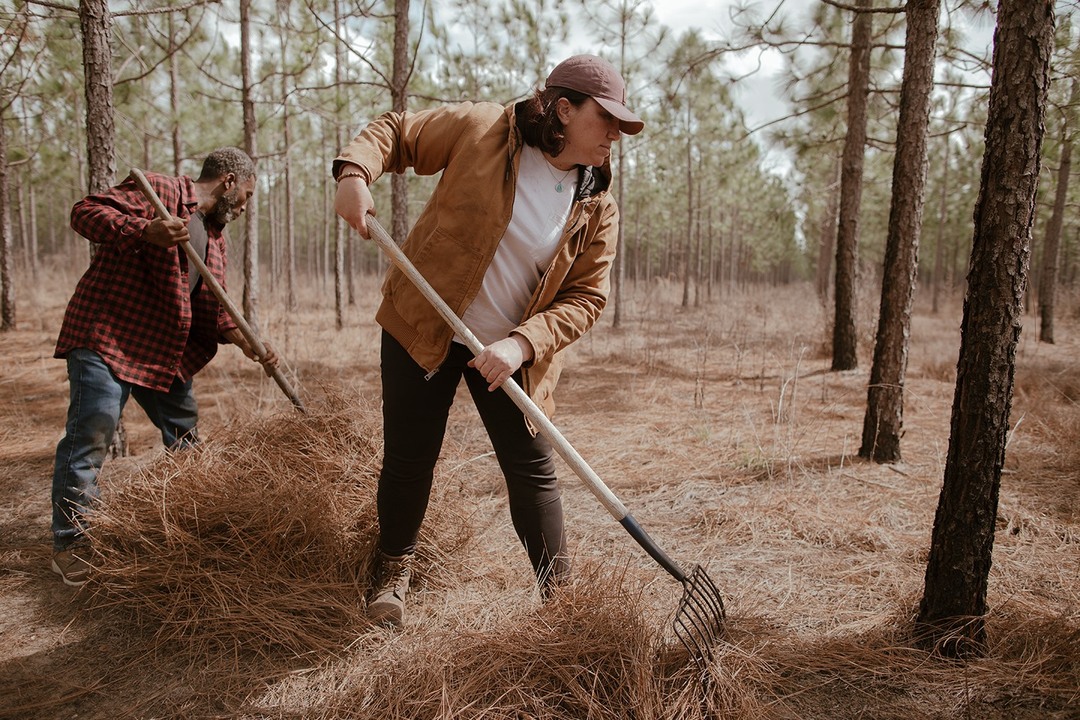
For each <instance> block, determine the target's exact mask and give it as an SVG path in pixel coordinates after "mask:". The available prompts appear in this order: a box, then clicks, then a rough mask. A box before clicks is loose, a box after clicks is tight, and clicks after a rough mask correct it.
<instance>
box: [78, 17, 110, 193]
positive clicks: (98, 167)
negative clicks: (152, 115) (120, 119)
mask: <svg viewBox="0 0 1080 720" xmlns="http://www.w3.org/2000/svg"><path fill="white" fill-rule="evenodd" d="M79 24H80V26H81V27H82V35H83V74H84V77H85V81H86V87H85V93H86V157H87V161H88V163H89V165H90V174H89V178H88V183H89V184H88V187H87V190H88V191H89V192H90V193H91V194H94V193H100V192H104V191H105V190H107V189H109V188H110V187H112V184H113V183H114V182H115V180H116V128H115V125H114V122H115V119H114V115H115V112H114V109H113V77H112V25H113V20H112V13H110V12H109V3H108V0H80V2H79Z"/></svg>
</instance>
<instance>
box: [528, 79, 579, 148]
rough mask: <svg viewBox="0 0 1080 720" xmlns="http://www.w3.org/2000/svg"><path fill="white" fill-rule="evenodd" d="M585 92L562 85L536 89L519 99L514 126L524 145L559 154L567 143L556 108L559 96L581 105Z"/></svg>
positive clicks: (572, 103)
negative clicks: (519, 104) (525, 98)
mask: <svg viewBox="0 0 1080 720" xmlns="http://www.w3.org/2000/svg"><path fill="white" fill-rule="evenodd" d="M588 97H589V96H588V95H586V94H585V93H581V92H578V91H577V90H570V89H568V88H562V87H549V88H544V89H543V90H537V91H536V92H534V93H533V95H532V97H530V98H529V99H528V100H526V101H524V102H523V103H522V106H523V107H521V109H520V110H519V112H518V114H517V126H518V130H520V131H521V136H522V138H523V139H524V140H525V144H526V145H531V146H532V147H535V148H539V149H540V150H541V151H543V152H546V153H547V154H548V155H550V156H551V157H558V156H559V153H561V152H562V151H563V148H564V147H565V146H566V133H565V128H564V127H563V124H562V120H560V119H559V113H558V112H557V110H556V108H557V106H558V104H559V98H566V99H567V100H569V101H570V104H571V105H573V106H575V107H580V106H581V104H582V103H583V102H585V101H586V100H587V99H588Z"/></svg>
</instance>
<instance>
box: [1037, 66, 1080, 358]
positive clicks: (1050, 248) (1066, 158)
mask: <svg viewBox="0 0 1080 720" xmlns="http://www.w3.org/2000/svg"><path fill="white" fill-rule="evenodd" d="M1069 96H1070V97H1069V105H1068V107H1067V108H1066V109H1065V111H1064V112H1063V113H1062V116H1063V117H1062V120H1061V158H1060V159H1059V161H1058V171H1057V188H1056V189H1055V192H1054V209H1053V211H1051V213H1050V220H1049V221H1048V222H1047V223H1046V237H1045V242H1044V245H1043V262H1042V273H1040V275H1039V342H1044V343H1050V344H1053V342H1054V305H1055V302H1056V297H1057V284H1058V254H1059V253H1060V248H1061V226H1062V224H1063V221H1064V218H1065V203H1066V202H1067V200H1068V197H1069V174H1070V173H1071V172H1072V144H1073V123H1072V122H1071V120H1072V114H1073V112H1074V111H1073V108H1075V107H1076V105H1077V103H1078V102H1080V82H1078V81H1077V80H1076V78H1073V81H1072V90H1070V91H1069Z"/></svg>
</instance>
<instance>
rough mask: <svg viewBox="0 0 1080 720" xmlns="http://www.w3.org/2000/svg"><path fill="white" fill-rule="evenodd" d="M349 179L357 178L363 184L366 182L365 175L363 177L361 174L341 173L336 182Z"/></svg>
mask: <svg viewBox="0 0 1080 720" xmlns="http://www.w3.org/2000/svg"><path fill="white" fill-rule="evenodd" d="M349 177H358V178H360V179H361V180H363V181H364V182H365V183H366V182H367V175H365V174H364V173H362V172H343V173H341V174H340V175H338V176H337V182H341V181H342V180H344V179H345V178H349Z"/></svg>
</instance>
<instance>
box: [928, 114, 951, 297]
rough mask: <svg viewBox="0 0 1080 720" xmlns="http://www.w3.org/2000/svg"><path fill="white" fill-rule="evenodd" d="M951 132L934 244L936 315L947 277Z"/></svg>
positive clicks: (943, 172)
mask: <svg viewBox="0 0 1080 720" xmlns="http://www.w3.org/2000/svg"><path fill="white" fill-rule="evenodd" d="M951 137H952V133H951V132H947V133H945V157H944V160H942V163H941V203H940V205H939V206H938V226H937V241H936V242H935V244H934V291H933V296H934V297H933V306H932V308H931V312H933V313H934V314H935V315H937V314H938V310H940V308H941V303H940V299H939V298H940V296H941V287H942V285H943V284H944V280H945V278H944V277H943V276H944V275H945V220H946V218H948V209H949V204H948V200H949V156H950V155H951V152H950V150H952V141H951V140H950V138H951Z"/></svg>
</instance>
